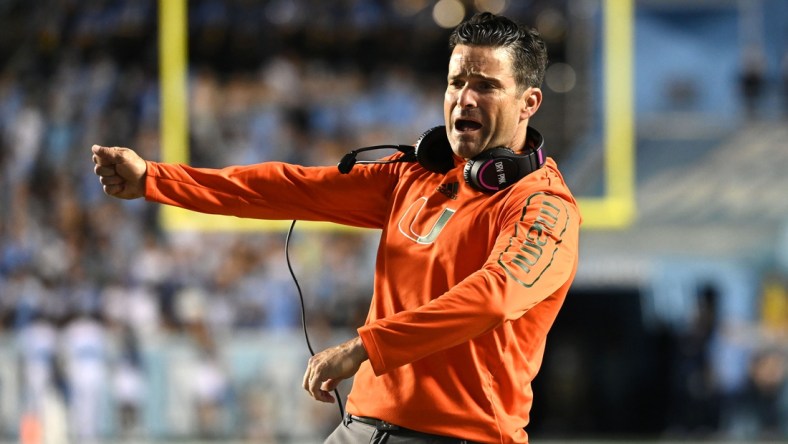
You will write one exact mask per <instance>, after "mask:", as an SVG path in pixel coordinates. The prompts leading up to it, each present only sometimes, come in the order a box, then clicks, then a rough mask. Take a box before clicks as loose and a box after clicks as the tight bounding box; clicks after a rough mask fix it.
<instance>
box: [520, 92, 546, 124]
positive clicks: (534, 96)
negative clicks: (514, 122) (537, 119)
mask: <svg viewBox="0 0 788 444" xmlns="http://www.w3.org/2000/svg"><path fill="white" fill-rule="evenodd" d="M521 99H522V101H521V107H520V120H528V119H530V118H531V116H533V115H534V114H536V111H537V110H538V109H539V106H540V105H541V104H542V90H541V89H539V88H536V87H530V88H528V89H526V90H525V91H524V92H523V97H522V98H521Z"/></svg>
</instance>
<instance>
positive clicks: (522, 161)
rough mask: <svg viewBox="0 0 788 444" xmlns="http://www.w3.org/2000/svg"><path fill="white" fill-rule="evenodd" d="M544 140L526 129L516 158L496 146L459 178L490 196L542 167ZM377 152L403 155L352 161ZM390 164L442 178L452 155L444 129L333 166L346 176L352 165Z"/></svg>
mask: <svg viewBox="0 0 788 444" xmlns="http://www.w3.org/2000/svg"><path fill="white" fill-rule="evenodd" d="M543 145H544V138H543V137H542V135H541V134H540V133H539V131H537V130H536V129H535V128H532V127H528V131H527V133H526V135H525V151H526V152H525V153H523V154H517V153H515V152H514V151H513V150H512V149H511V148H508V147H504V146H500V147H496V148H491V149H489V150H484V151H482V152H481V153H479V154H478V155H476V156H475V157H473V158H472V159H470V160H468V161H467V162H466V163H465V168H464V170H463V177H464V178H465V183H467V184H468V185H470V186H471V187H472V188H473V189H475V190H478V191H481V192H484V193H494V192H496V191H499V190H502V189H504V188H506V187H508V186H509V185H511V184H513V183H515V182H517V181H518V180H520V179H522V178H523V177H525V176H527V175H529V174H531V173H532V172H534V171H536V170H538V169H539V168H541V167H542V165H544V162H545V156H544V152H543V151H542V146H543ZM378 149H396V150H398V151H401V152H403V153H405V155H404V156H402V157H400V158H398V159H394V160H356V156H357V155H358V153H361V152H364V151H370V150H378ZM394 162H418V163H419V164H420V165H421V166H422V167H423V168H424V169H425V170H427V171H432V172H433V173H440V174H446V173H447V172H449V170H451V169H452V168H454V152H453V151H452V149H451V145H450V144H449V139H448V137H446V127H445V126H443V125H441V126H436V127H433V128H430V129H428V130H427V131H425V132H424V133H423V134H422V135H421V137H419V139H418V140H417V141H416V145H415V146H410V145H376V146H370V147H365V148H359V149H356V150H353V151H351V152H349V153H347V154H345V156H343V157H342V160H340V161H339V164H337V168H339V172H340V173H342V174H347V173H349V172H350V170H351V169H352V168H353V165H355V164H356V163H359V164H376V163H377V164H382V163H394Z"/></svg>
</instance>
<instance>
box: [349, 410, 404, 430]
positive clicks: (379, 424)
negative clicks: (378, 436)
mask: <svg viewBox="0 0 788 444" xmlns="http://www.w3.org/2000/svg"><path fill="white" fill-rule="evenodd" d="M346 421H347V422H354V421H355V422H360V423H362V424H367V425H371V426H373V427H375V428H376V429H378V430H380V431H382V432H392V431H394V430H403V431H409V432H415V433H419V432H416V431H415V430H410V429H406V428H404V427H400V426H398V425H394V424H392V423H390V422H386V421H383V420H382V419H377V418H370V417H368V416H356V415H351V414H348V415H347V418H346Z"/></svg>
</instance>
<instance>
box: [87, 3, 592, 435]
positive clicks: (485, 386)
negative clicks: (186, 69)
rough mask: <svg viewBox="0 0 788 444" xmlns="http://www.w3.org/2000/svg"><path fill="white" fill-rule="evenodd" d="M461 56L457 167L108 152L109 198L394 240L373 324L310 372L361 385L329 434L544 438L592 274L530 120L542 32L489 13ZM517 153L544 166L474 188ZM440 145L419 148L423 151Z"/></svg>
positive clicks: (568, 200) (449, 93) (326, 385)
mask: <svg viewBox="0 0 788 444" xmlns="http://www.w3.org/2000/svg"><path fill="white" fill-rule="evenodd" d="M450 46H451V47H452V48H453V50H452V54H451V58H450V61H449V72H448V85H447V88H446V94H445V99H444V116H445V123H446V126H445V136H446V137H443V136H442V133H441V134H440V137H443V140H445V139H446V138H448V142H447V145H450V149H448V148H447V152H448V154H447V155H446V159H445V160H446V161H447V162H448V166H447V167H446V168H443V171H440V172H436V171H435V170H436V169H435V168H428V165H427V164H426V162H425V163H423V162H422V161H421V160H419V161H418V162H417V161H409V160H412V159H410V158H409V157H408V155H405V154H402V153H397V154H395V155H392V156H390V157H389V158H388V159H387V160H385V161H382V162H380V163H376V164H368V165H357V166H356V167H355V168H346V169H344V172H347V174H343V173H342V172H339V171H338V169H337V168H336V167H301V166H296V165H289V164H284V163H278V162H267V163H263V164H258V165H251V166H239V167H229V168H225V169H222V170H212V169H198V168H191V167H188V166H185V165H166V164H160V163H155V162H149V161H148V162H146V161H144V160H143V159H141V158H140V157H139V156H137V155H136V154H135V153H134V152H133V151H130V150H127V149H125V148H108V147H100V146H94V147H93V160H94V162H95V163H96V167H95V172H96V174H97V175H99V176H100V181H101V183H102V184H103V186H104V191H105V193H107V194H108V195H110V196H115V197H119V198H126V199H130V198H137V197H143V196H144V197H145V198H146V199H148V200H151V201H155V202H160V203H165V204H170V205H177V206H181V207H184V208H187V209H190V210H194V211H200V212H206V213H220V214H229V215H235V216H239V217H252V218H262V219H301V220H321V221H331V222H335V223H340V224H347V225H352V226H358V227H367V228H378V229H381V230H382V234H381V240H380V246H379V250H378V257H377V263H376V271H375V283H374V291H373V295H372V301H371V305H370V310H369V314H368V317H367V321H366V323H365V325H364V326H362V327H360V328H359V329H358V336H357V337H356V338H354V339H352V340H350V341H348V342H346V343H344V344H341V345H338V346H336V347H333V348H329V349H327V350H324V351H322V352H320V353H318V354H316V355H315V356H314V357H312V358H311V359H310V360H309V362H308V365H307V369H306V372H305V374H304V379H303V387H304V389H306V390H307V391H308V392H309V394H310V395H311V396H312V397H314V398H315V399H316V400H319V401H324V402H334V401H335V400H334V398H333V396H332V395H331V394H330V392H331V391H332V390H333V389H334V388H335V387H336V386H337V384H338V383H339V382H340V381H342V380H343V379H347V378H350V377H353V376H355V377H354V381H353V388H352V389H351V392H350V395H349V396H348V401H347V411H348V416H347V417H346V418H345V420H344V421H343V423H342V424H340V425H339V426H338V427H337V429H336V430H335V431H334V433H333V434H332V435H331V436H330V437H329V438H328V440H327V442H331V443H344V442H364V443H368V442H373V441H374V442H381V441H385V440H390V441H389V442H409V443H422V442H468V441H475V442H496V443H497V442H506V443H508V442H527V441H528V435H527V433H526V432H525V426H526V425H527V424H528V421H529V411H530V408H531V403H532V397H533V396H532V390H531V381H532V380H533V378H534V376H535V375H536V373H537V371H538V369H539V366H540V365H541V360H542V356H543V352H544V347H545V341H546V335H547V332H548V330H549V329H550V326H551V325H552V323H553V321H554V320H555V317H556V315H557V313H558V310H559V309H560V307H561V305H562V303H563V301H564V298H565V296H566V293H567V291H568V289H569V285H570V283H571V282H572V279H573V278H574V274H575V271H576V268H577V260H578V235H579V225H580V215H579V213H578V210H577V206H576V203H575V200H574V198H573V197H572V195H571V193H570V191H569V189H568V188H567V186H566V184H565V183H564V180H563V178H562V177H561V174H560V173H559V171H558V169H557V166H556V164H555V162H554V161H553V160H552V159H549V158H548V159H546V160H545V159H544V158H543V157H541V150H540V149H539V148H540V146H539V145H540V144H539V141H540V140H539V139H540V138H541V136H538V134H537V133H536V132H535V131H534V130H532V129H529V128H528V122H529V119H530V117H531V116H532V115H533V114H534V113H535V112H536V111H537V110H538V109H539V106H540V104H541V102H542V93H541V90H540V89H539V87H540V85H541V82H542V78H543V75H544V69H545V64H546V59H547V56H546V52H545V47H544V43H543V42H542V41H541V39H540V38H539V36H538V34H537V33H536V32H535V31H533V30H529V29H526V28H523V27H520V26H518V25H517V24H515V23H514V22H512V21H510V20H508V19H506V18H504V17H500V16H494V15H492V14H489V13H484V14H478V15H476V16H474V17H473V18H471V19H470V20H468V21H467V22H464V23H462V24H460V25H459V26H458V27H457V28H456V29H455V30H454V32H453V33H452V35H451V39H450ZM423 141H426V136H425V139H424V140H423ZM501 146H504V147H508V148H510V149H511V150H513V151H514V152H517V153H521V154H520V155H519V156H520V158H521V159H522V158H531V159H536V157H533V156H535V155H536V154H538V155H539V157H538V159H539V161H538V164H537V165H536V166H535V167H534V168H533V169H534V170H533V171H532V172H530V174H527V175H524V177H522V178H519V180H516V182H514V183H505V184H504V185H508V186H505V187H504V186H501V187H500V188H503V189H502V190H500V191H497V192H492V191H487V190H485V189H483V187H484V186H488V185H489V188H493V189H494V188H497V187H496V186H495V184H493V185H490V184H489V183H488V182H489V180H488V179H483V180H482V181H481V182H482V185H483V187H482V189H479V187H478V186H473V185H472V180H473V177H470V178H468V179H466V176H469V175H470V176H473V175H474V174H475V173H474V168H475V167H473V168H471V166H472V163H473V162H474V161H475V160H476V159H478V158H479V157H483V156H484V155H485V154H486V153H492V152H497V151H494V150H497V149H499V148H498V147H501ZM427 149H428V148H427V147H426V146H425V147H421V146H420V145H419V144H417V147H416V156H414V157H416V158H417V159H419V158H420V156H419V154H420V151H421V150H427ZM528 156H530V157H528ZM428 157H429V155H428ZM534 162H535V161H534ZM504 163H505V162H503V161H501V162H497V161H496V162H495V166H494V168H498V166H500V165H503V164H504ZM466 165H467V167H466ZM485 165H486V166H489V165H488V164H487V163H485ZM482 169H483V168H482ZM466 170H467V171H466ZM500 177H501V178H502V179H501V180H504V182H505V181H506V178H504V177H503V173H502V175H501V176H500ZM498 185H500V183H499V184H498Z"/></svg>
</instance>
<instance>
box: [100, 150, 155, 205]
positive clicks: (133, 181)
mask: <svg viewBox="0 0 788 444" xmlns="http://www.w3.org/2000/svg"><path fill="white" fill-rule="evenodd" d="M91 150H92V151H93V163H95V164H96V166H95V167H94V168H93V172H95V173H96V175H97V176H99V182H101V185H103V187H104V193H106V194H107V195H108V196H112V197H117V198H118V199H137V198H139V197H143V196H144V195H145V172H146V170H147V165H146V163H145V160H144V159H143V158H142V157H140V156H139V155H138V154H137V153H135V152H134V151H132V150H130V149H128V148H118V147H106V146H99V145H93V147H92V148H91Z"/></svg>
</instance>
